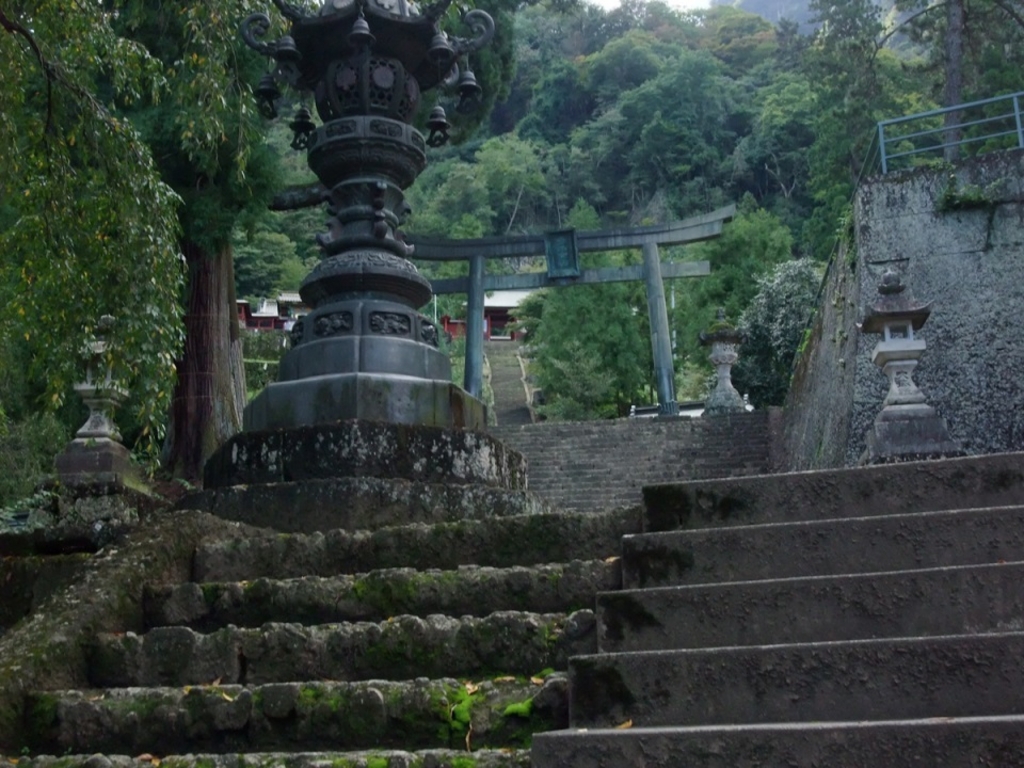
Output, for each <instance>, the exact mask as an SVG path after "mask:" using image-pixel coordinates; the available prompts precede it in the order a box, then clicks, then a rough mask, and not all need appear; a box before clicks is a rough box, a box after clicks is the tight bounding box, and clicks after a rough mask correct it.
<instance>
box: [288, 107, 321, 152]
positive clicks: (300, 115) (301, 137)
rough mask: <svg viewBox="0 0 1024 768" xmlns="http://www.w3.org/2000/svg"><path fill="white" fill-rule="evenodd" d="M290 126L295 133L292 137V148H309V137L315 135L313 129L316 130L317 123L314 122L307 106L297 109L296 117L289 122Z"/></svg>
mask: <svg viewBox="0 0 1024 768" xmlns="http://www.w3.org/2000/svg"><path fill="white" fill-rule="evenodd" d="M288 127H289V128H291V129H292V132H293V133H294V134H295V135H294V137H293V138H292V149H296V150H298V149H308V148H309V138H310V136H312V135H313V131H315V130H316V124H315V123H314V122H313V118H312V116H311V115H310V114H309V110H308V109H306V108H305V107H299V109H297V110H296V111H295V119H294V120H292V121H291V122H290V123H288Z"/></svg>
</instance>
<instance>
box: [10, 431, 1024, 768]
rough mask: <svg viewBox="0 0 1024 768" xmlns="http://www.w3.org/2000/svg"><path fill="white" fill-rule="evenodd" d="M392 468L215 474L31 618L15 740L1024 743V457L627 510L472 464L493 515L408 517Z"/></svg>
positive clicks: (701, 759)
mask: <svg viewBox="0 0 1024 768" xmlns="http://www.w3.org/2000/svg"><path fill="white" fill-rule="evenodd" d="M399 444H401V445H406V443H405V442H404V438H403V441H398V442H396V445H399ZM284 449H285V452H287V446H284ZM453 450H454V449H453ZM241 453H244V451H242V452H241ZM332 455H333V456H334V459H333V461H334V462H335V464H336V463H337V462H338V461H339V458H338V456H339V454H337V453H334V454H332ZM453 455H457V451H456V453H455V454H453ZM265 459H266V454H264V453H263V452H259V451H250V461H251V462H252V463H250V464H236V465H234V466H233V468H232V470H231V471H234V472H255V469H254V468H253V467H254V466H255V465H256V464H259V463H260V462H263V461H264V460H265ZM508 461H512V462H514V457H512V458H510V459H509V460H508ZM389 466H391V467H394V466H395V465H394V464H390V465H389ZM496 466H497V469H495V467H494V466H492V467H491V468H490V469H487V468H486V467H485V468H479V467H478V468H477V470H475V471H476V472H477V474H479V475H481V476H482V475H483V474H486V473H487V472H494V471H498V470H501V471H506V470H508V471H511V470H512V469H514V464H509V463H499V465H496ZM306 467H307V470H308V469H309V466H308V464H307V465H306ZM287 468H288V467H285V469H287ZM263 469H264V470H265V471H271V470H272V471H275V472H276V471H278V470H279V469H280V467H278V466H277V465H274V466H272V467H269V468H268V467H266V466H264V467H263ZM406 470H407V471H408V472H410V473H413V472H420V473H428V472H430V471H432V470H429V469H423V468H420V465H419V464H418V463H415V462H412V463H410V466H409V467H407V468H406ZM451 471H454V470H451ZM513 474H514V473H513ZM378 482H379V481H377V480H374V479H373V478H348V479H336V480H330V479H323V478H321V479H305V480H301V481H298V480H296V481H292V482H278V483H264V484H262V485H259V484H256V485H246V484H242V485H237V486H232V487H225V488H217V489H211V490H208V491H204V492H203V493H201V494H198V495H196V496H194V497H192V498H191V502H192V503H190V504H189V505H188V506H193V507H198V508H199V509H198V510H197V509H182V510H179V511H173V512H163V513H159V514H155V515H152V516H151V517H149V518H148V519H146V520H144V521H143V522H142V523H141V524H140V525H139V527H138V528H137V529H135V531H134V532H133V533H132V534H131V535H130V536H129V538H128V539H127V540H125V541H123V542H120V543H118V544H115V545H114V546H109V547H106V548H105V549H103V550H101V551H100V552H99V553H97V554H95V555H92V556H91V558H90V559H89V560H88V561H87V562H85V563H84V564H83V565H81V571H80V573H79V575H78V577H77V578H76V579H75V580H74V583H73V584H72V585H71V586H70V587H69V588H68V589H66V590H63V591H60V592H57V593H55V594H54V595H53V596H51V597H50V598H48V600H47V601H46V602H45V603H44V604H43V605H42V606H41V607H39V609H38V610H36V611H35V612H34V613H33V615H32V616H30V617H29V618H27V619H25V620H23V621H21V622H19V623H18V624H17V625H15V626H14V627H12V628H11V629H10V630H9V631H8V632H7V633H6V634H4V635H3V636H2V637H0V753H2V754H3V755H6V756H7V757H9V758H10V759H11V760H18V763H17V764H18V765H19V766H21V768H26V767H31V768H36V766H39V768H75V766H88V768H110V766H124V768H128V766H133V767H134V768H139V766H140V765H141V766H146V765H153V766H160V765H163V766H165V768H166V767H167V766H171V767H172V768H192V767H194V768H244V767H252V768H256V767H257V766H267V767H268V768H269V766H277V767H284V768H511V767H513V766H514V767H515V768H526V766H531V765H532V766H533V767H534V768H555V767H556V766H557V767H558V768H563V767H567V768H584V767H586V768H601V767H608V768H612V767H614V768H641V767H643V768H653V767H654V766H658V767H659V768H677V767H681V766H687V765H699V766H702V768H704V767H708V768H716V767H717V766H721V767H722V768H725V767H726V766H728V767H729V768H736V767H737V766H783V765H792V766H808V767H809V766H824V765H828V766H844V768H845V767H846V766H856V767H860V766H863V767H864V768H867V766H871V767H872V768H875V767H877V766H904V765H920V766H965V767H966V766H980V765H987V766H1000V767H1003V766H1020V765H1024V664H1022V663H1021V661H1020V660H1021V659H1022V658H1024V591H1022V590H1021V589H1020V584H1021V583H1022V579H1024V460H1022V457H1021V456H1020V455H1010V454H1007V455H997V456H986V457H976V458H967V459H956V460H949V461H941V462H928V463H920V464H906V465H889V466H880V467H872V468H867V469H858V470H837V471H830V472H812V473H798V474H789V475H774V476H773V475H759V476H748V477H738V478H725V479H717V480H697V481H691V482H687V483H678V484H662V485H655V486H649V487H647V488H645V489H644V508H643V509H641V508H640V507H633V508H629V507H624V508H619V509H614V510H609V511H602V512H597V511H590V512H574V511H561V512H555V511H551V510H550V508H548V507H546V506H545V505H543V504H535V503H525V502H524V503H505V504H504V505H503V504H502V503H501V502H502V499H505V501H506V502H508V501H509V500H510V499H512V498H514V497H515V493H514V492H512V491H503V492H502V493H504V494H505V496H504V497H503V496H501V493H499V490H500V489H498V488H494V487H491V488H490V490H489V492H490V493H491V494H492V496H487V495H486V494H485V495H480V494H484V491H485V490H486V489H484V488H477V489H476V490H470V489H471V486H467V487H466V488H465V490H466V491H467V493H469V494H470V495H469V496H468V497H467V498H469V499H471V500H473V501H474V503H475V504H476V505H477V506H476V508H475V512H474V513H473V514H470V513H468V512H467V511H466V509H465V508H464V507H463V506H460V505H459V503H456V502H454V501H452V500H451V498H450V496H451V488H452V486H451V485H448V486H445V488H447V489H448V490H447V491H445V492H442V491H441V490H440V486H437V487H434V486H433V484H431V483H428V482H421V481H411V480H403V481H394V482H393V485H395V486H396V487H400V488H401V489H402V490H401V492H399V491H396V490H395V489H394V488H392V492H393V493H395V494H397V497H399V498H400V499H407V498H409V497H412V496H414V497H416V498H418V499H429V500H430V502H429V503H423V504H421V505H420V506H419V507H417V508H416V510H415V511H414V514H413V518H414V519H411V520H406V521H401V520H396V519H394V518H395V515H398V514H400V513H399V510H400V508H401V507H402V505H401V504H398V503H397V502H391V506H388V504H385V503H383V502H382V503H381V504H380V505H379V506H374V505H373V504H371V503H369V502H368V499H374V498H379V494H380V492H381V489H380V487H379V485H377V484H376V483H378ZM432 488H433V490H431V489H432ZM494 494H497V495H496V496H495V495H494ZM506 497H507V498H506ZM488 500H491V501H493V502H494V506H493V507H489V508H488V509H487V510H485V509H482V507H483V506H486V504H487V503H488ZM464 501H465V499H463V502H464ZM355 502H359V503H355ZM253 507H259V509H253ZM210 508H215V509H217V510H218V513H219V516H214V515H211V514H209V513H207V512H205V511H201V510H203V509H210ZM382 510H384V511H382ZM524 511H525V512H524ZM224 517H228V518H235V519H234V520H230V519H224ZM275 520H277V521H278V522H277V524H276V525H274V524H273V523H274V521H275ZM253 521H257V522H259V523H260V525H259V526H257V525H252V524H249V523H251V522H253ZM331 521H334V522H335V524H336V523H337V522H338V521H343V522H344V523H345V526H344V527H335V526H334V525H332V524H331ZM595 608H596V610H594V609H595ZM531 744H532V749H531Z"/></svg>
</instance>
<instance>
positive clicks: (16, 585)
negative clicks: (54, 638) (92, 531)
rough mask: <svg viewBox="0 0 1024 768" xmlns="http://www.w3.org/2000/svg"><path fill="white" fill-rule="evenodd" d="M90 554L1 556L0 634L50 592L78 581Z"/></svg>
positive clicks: (39, 603) (40, 602)
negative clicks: (0, 598)
mask: <svg viewBox="0 0 1024 768" xmlns="http://www.w3.org/2000/svg"><path fill="white" fill-rule="evenodd" d="M89 557H90V556H89V555H86V554H78V555H51V556H49V557H39V556H29V557H5V558H2V559H0V584H2V585H3V599H2V600H0V633H2V632H5V631H7V630H8V629H10V628H11V627H13V626H14V625H15V624H16V623H17V622H19V621H21V620H22V619H23V618H25V617H26V616H28V615H29V614H30V613H31V612H32V611H34V610H35V609H37V608H38V607H39V606H40V605H41V604H42V602H43V601H44V600H46V598H48V597H49V596H50V595H52V594H54V593H55V592H58V591H60V590H63V589H64V588H65V587H67V586H68V585H69V584H71V583H72V581H74V580H75V579H76V578H77V577H78V575H79V573H80V572H81V569H82V567H83V566H84V565H85V564H86V563H87V562H88V561H89Z"/></svg>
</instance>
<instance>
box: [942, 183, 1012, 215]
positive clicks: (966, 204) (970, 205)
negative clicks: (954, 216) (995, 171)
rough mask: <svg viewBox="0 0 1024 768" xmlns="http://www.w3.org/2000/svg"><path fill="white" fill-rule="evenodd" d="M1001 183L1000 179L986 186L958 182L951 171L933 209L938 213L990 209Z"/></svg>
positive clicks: (996, 197) (997, 195)
mask: <svg viewBox="0 0 1024 768" xmlns="http://www.w3.org/2000/svg"><path fill="white" fill-rule="evenodd" d="M1002 184H1003V182H1002V181H1001V180H1000V181H996V182H994V183H992V184H989V185H988V186H986V187H980V186H978V185H977V184H960V182H959V181H958V180H957V178H956V174H954V173H951V174H949V179H948V180H947V181H946V186H945V187H944V188H943V190H942V194H941V195H940V196H939V199H938V200H936V201H935V210H936V212H938V213H950V212H952V211H972V210H983V211H988V210H992V209H993V208H994V207H995V205H996V202H997V201H998V199H999V191H1000V187H1001V186H1002Z"/></svg>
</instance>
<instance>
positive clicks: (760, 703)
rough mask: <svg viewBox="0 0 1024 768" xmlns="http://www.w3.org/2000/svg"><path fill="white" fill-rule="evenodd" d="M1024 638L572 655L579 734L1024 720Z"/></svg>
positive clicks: (996, 636)
mask: <svg viewBox="0 0 1024 768" xmlns="http://www.w3.org/2000/svg"><path fill="white" fill-rule="evenodd" d="M1022 657H1024V633H1021V632H1007V633H1000V634H988V635H969V636H963V635H960V636H947V637H932V638H897V639H881V640H857V641H852V642H836V643H802V644H795V645H770V646H760V647H749V648H735V647H729V648H714V649H702V650H682V651H646V652H638V653H617V654H606V655H603V656H595V657H585V656H581V657H577V658H574V659H573V660H572V661H571V663H570V666H569V679H570V721H571V724H572V726H573V727H611V726H615V725H618V724H620V723H622V722H624V721H626V720H632V721H633V724H634V725H636V726H641V727H654V726H668V725H672V726H679V725H696V724H701V725H720V724H728V723H784V722H797V721H800V722H813V721H825V720H835V721H856V720H895V719H916V718H926V717H968V716H979V717H984V716H992V715H1020V714H1024V666H1022V665H1021V663H1020V659H1021V658H1022Z"/></svg>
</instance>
